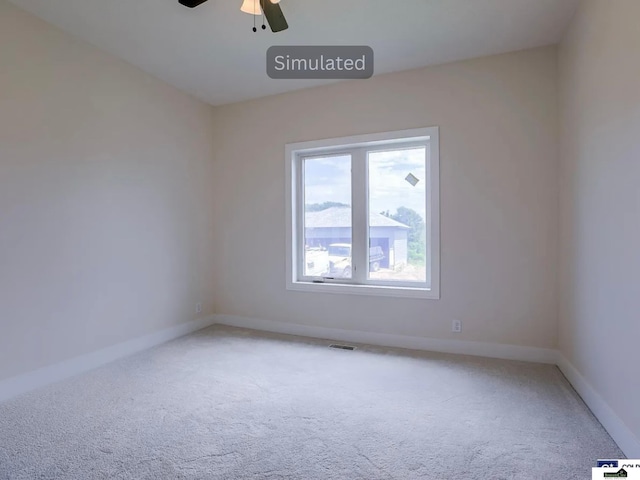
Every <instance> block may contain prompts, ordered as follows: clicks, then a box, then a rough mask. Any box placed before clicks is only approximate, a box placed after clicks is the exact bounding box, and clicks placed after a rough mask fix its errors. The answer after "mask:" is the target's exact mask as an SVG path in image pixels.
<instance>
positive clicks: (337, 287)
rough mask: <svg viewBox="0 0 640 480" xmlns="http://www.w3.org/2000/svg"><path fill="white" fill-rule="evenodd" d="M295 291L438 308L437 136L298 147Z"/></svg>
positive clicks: (292, 169) (291, 280)
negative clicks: (420, 302) (431, 301)
mask: <svg viewBox="0 0 640 480" xmlns="http://www.w3.org/2000/svg"><path fill="white" fill-rule="evenodd" d="M286 162H287V163H286V167H287V187H288V189H289V191H288V192H287V288H289V289H292V290H306V291H317V292H331V293H359V294H370V295H393V296H410V297H421V298H439V295H440V293H439V277H440V253H439V244H440V240H439V155H438V128H437V127H431V128H422V129H415V130H405V131H401V132H390V133H383V134H373V135H362V136H358V137H348V138H339V139H332V140H320V141H316V142H304V143H296V144H289V145H287V148H286Z"/></svg>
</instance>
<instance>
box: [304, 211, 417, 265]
mask: <svg viewBox="0 0 640 480" xmlns="http://www.w3.org/2000/svg"><path fill="white" fill-rule="evenodd" d="M369 227H370V232H369V237H370V246H371V247H381V248H382V251H383V252H384V257H385V258H384V259H383V260H382V262H380V267H382V268H397V267H399V266H401V265H405V264H406V263H407V236H408V232H409V230H410V228H409V227H408V226H407V225H405V224H404V223H400V222H397V221H395V220H393V219H392V218H389V217H386V216H384V215H381V214H379V213H374V212H371V213H370V215H369ZM305 239H306V243H307V247H309V248H311V247H315V248H317V247H322V248H327V247H328V246H329V245H331V244H332V243H351V208H349V207H332V208H327V209H326V210H321V211H319V212H307V213H306V214H305Z"/></svg>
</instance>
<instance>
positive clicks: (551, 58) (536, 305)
mask: <svg viewBox="0 0 640 480" xmlns="http://www.w3.org/2000/svg"><path fill="white" fill-rule="evenodd" d="M556 54H557V52H556V49H555V48H554V47H549V48H541V49H535V50H530V51H524V52H518V53H513V54H507V55H500V56H494V57H488V58H481V59H477V60H471V61H465V62H459V63H453V64H448V65H443V66H437V67H429V68H424V69H419V70H413V71H407V72H401V73H393V74H388V75H381V76H377V77H374V78H373V79H371V80H368V81H364V82H343V83H338V84H334V85H330V86H326V87H320V88H314V89H308V90H302V91H298V92H292V93H287V94H284V95H278V96H272V97H267V98H264V99H260V100H256V101H250V102H245V103H240V104H233V105H229V106H224V107H218V108H216V109H215V129H214V130H213V131H214V135H215V142H216V162H215V176H214V183H213V185H214V195H215V221H216V226H217V228H216V232H215V241H214V245H215V248H216V254H215V256H214V260H215V271H216V286H215V297H214V299H215V309H216V311H217V312H219V313H223V314H233V315H243V316H248V317H258V318H265V319H270V320H282V321H287V322H293V323H298V324H303V325H312V326H322V327H330V328H342V329H347V330H366V331H369V332H377V333H394V334H399V335H409V336H420V337H433V338H458V339H463V340H477V341H486V342H498V343H509V344H517V345H529V346H539V347H555V345H556V340H557V338H556V337H557V308H558V304H557V271H556V266H557V262H558V236H557V234H558V222H559V218H558V208H557V207H558V183H557V171H558V162H557V141H558V138H557V131H558V124H557V91H556V90H557V88H556V87H557V55H556ZM433 125H438V126H440V134H441V138H440V142H441V157H440V158H441V179H442V180H441V192H442V193H441V205H442V210H441V212H442V214H441V219H442V220H441V230H442V236H441V238H442V282H441V289H442V299H441V300H439V301H434V300H418V299H395V298H387V297H385V298H377V297H364V296H350V295H318V294H315V295H314V294H309V293H301V292H293V291H287V290H286V289H285V271H284V265H285V233H284V232H285V213H284V205H285V179H284V175H285V160H284V146H285V144H286V143H289V142H299V141H305V140H316V139H322V138H331V137H340V136H346V135H355V134H363V133H373V132H381V131H390V130H400V129H408V128H415V127H425V126H433ZM453 319H460V320H462V321H463V332H462V333H461V334H458V335H457V336H454V335H455V334H452V333H451V322H452V320H453Z"/></svg>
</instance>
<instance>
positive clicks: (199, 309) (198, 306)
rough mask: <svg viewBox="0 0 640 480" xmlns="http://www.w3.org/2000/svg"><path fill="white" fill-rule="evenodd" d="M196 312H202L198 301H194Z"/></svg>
mask: <svg viewBox="0 0 640 480" xmlns="http://www.w3.org/2000/svg"><path fill="white" fill-rule="evenodd" d="M196 313H202V304H201V303H200V302H198V303H196Z"/></svg>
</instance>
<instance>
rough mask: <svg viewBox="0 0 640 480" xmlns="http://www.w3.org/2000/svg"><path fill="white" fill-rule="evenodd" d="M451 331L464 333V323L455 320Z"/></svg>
mask: <svg viewBox="0 0 640 480" xmlns="http://www.w3.org/2000/svg"><path fill="white" fill-rule="evenodd" d="M451 331H452V332H455V333H460V332H461V331H462V322H461V321H460V320H454V321H453V324H452V325H451Z"/></svg>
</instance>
